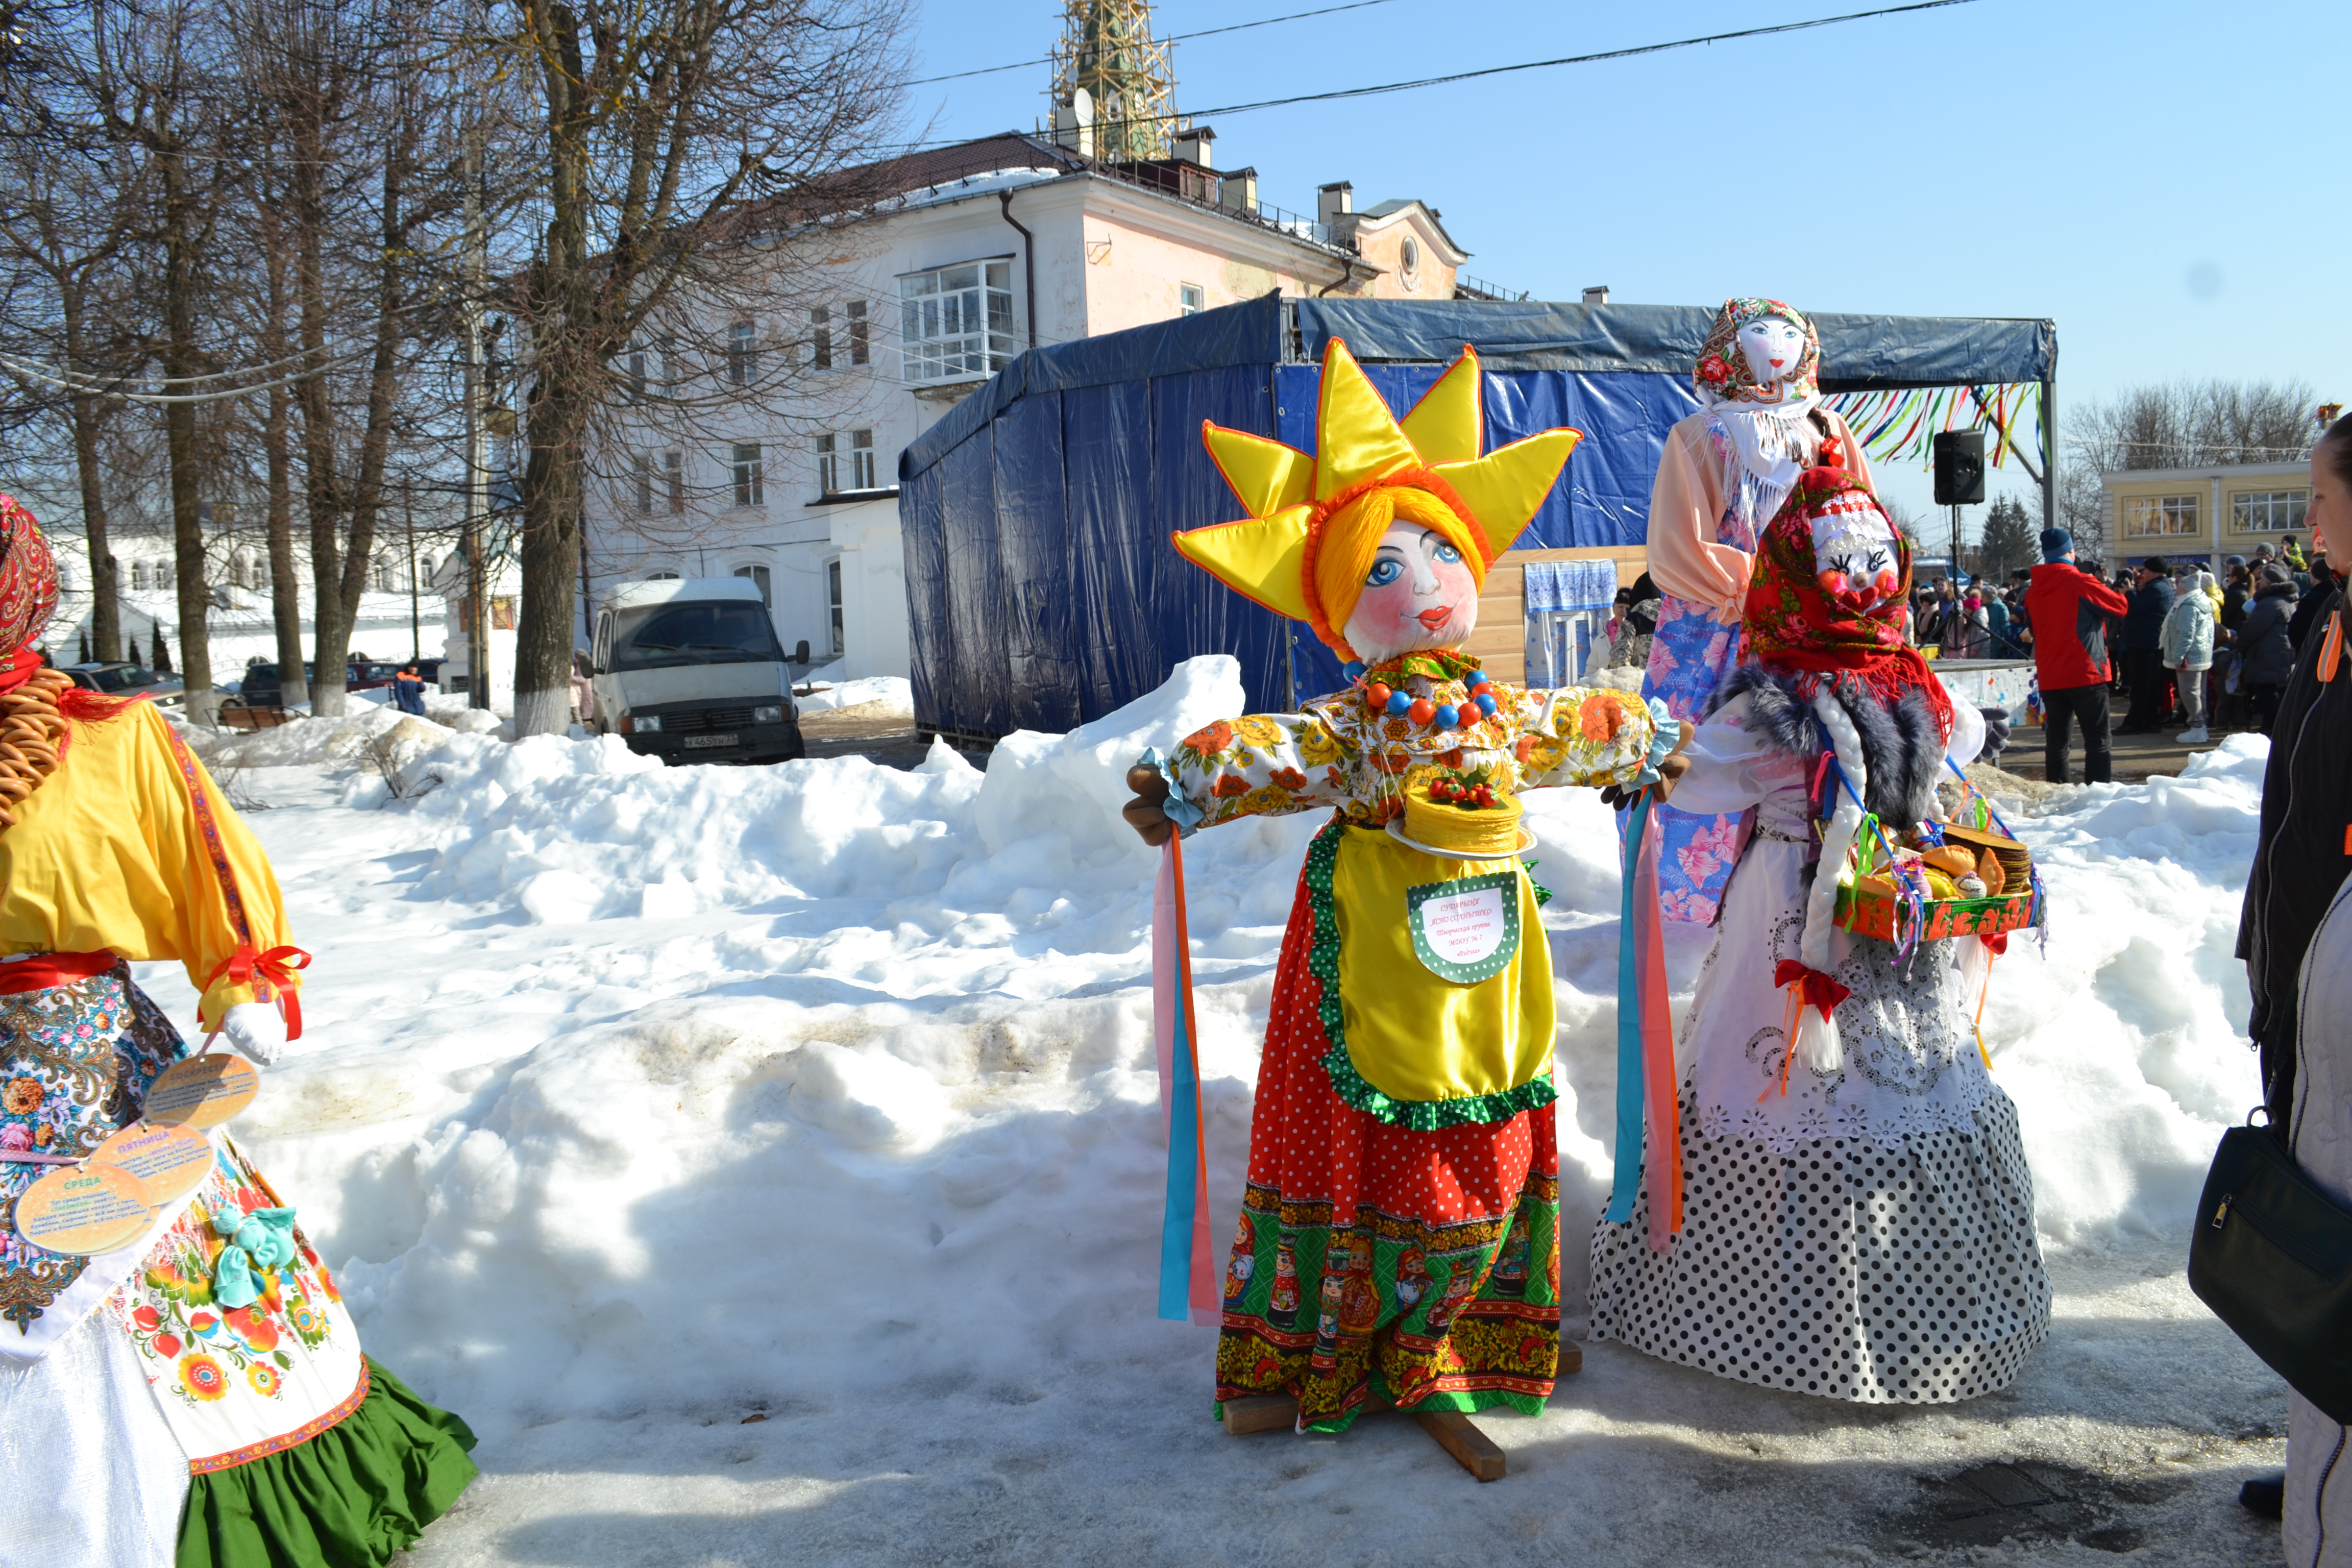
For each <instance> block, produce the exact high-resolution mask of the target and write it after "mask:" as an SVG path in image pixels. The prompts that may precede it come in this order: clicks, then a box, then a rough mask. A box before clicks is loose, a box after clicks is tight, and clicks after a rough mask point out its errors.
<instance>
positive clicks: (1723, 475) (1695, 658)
mask: <svg viewBox="0 0 2352 1568" xmlns="http://www.w3.org/2000/svg"><path fill="white" fill-rule="evenodd" d="M1821 358H1822V351H1821V339H1820V337H1819V335H1818V334H1817V333H1815V331H1813V324H1812V322H1811V321H1807V320H1806V319H1805V318H1804V317H1803V316H1802V315H1801V314H1800V313H1798V312H1797V311H1796V310H1793V309H1791V308H1790V307H1789V306H1787V305H1785V304H1782V303H1781V302H1780V300H1759V299H1746V298H1743V299H1737V300H1725V301H1724V303H1723V309H1722V310H1719V311H1717V314H1716V318H1715V326H1714V328H1713V330H1712V331H1709V332H1708V333H1707V336H1706V342H1705V343H1704V344H1703V345H1702V346H1701V347H1700V349H1699V353H1698V362H1697V363H1696V365H1694V366H1693V367H1692V371H1691V389H1692V391H1693V392H1695V393H1696V395H1697V396H1698V400H1699V405H1700V406H1699V411H1698V412H1697V413H1696V414H1693V415H1691V416H1688V417H1687V418H1685V419H1684V420H1682V421H1681V422H1680V423H1679V424H1677V425H1675V427H1674V428H1673V429H1672V430H1670V431H1668V432H1667V433H1666V444H1665V447H1664V450H1663V451H1662V452H1661V453H1660V454H1659V458H1658V477H1657V480H1656V483H1655V484H1654V487H1653V489H1652V490H1651V493H1650V531H1649V538H1648V544H1649V552H1650V574H1651V575H1652V576H1654V577H1655V578H1656V579H1657V581H1658V584H1659V586H1660V587H1662V588H1664V590H1665V602H1664V605H1663V606H1662V607H1661V609H1660V611H1659V614H1658V628H1657V634H1656V636H1655V637H1654V638H1653V639H1652V641H1651V644H1650V663H1649V667H1648V670H1647V673H1646V675H1645V676H1644V679H1643V683H1642V693H1643V696H1644V697H1654V698H1656V699H1658V700H1661V701H1663V702H1664V703H1665V705H1666V708H1667V710H1668V711H1670V712H1672V713H1673V714H1674V715H1675V717H1676V718H1678V719H1696V718H1697V717H1698V716H1699V715H1700V714H1701V713H1702V712H1703V711H1705V710H1706V702H1707V700H1708V698H1710V697H1711V696H1712V695H1713V694H1714V691H1715V688H1716V683H1717V681H1719V680H1721V679H1723V677H1724V676H1725V675H1726V674H1727V673H1728V672H1729V670H1730V668H1731V667H1732V666H1733V665H1734V664H1736V663H1737V662H1738V656H1739V617H1740V614H1741V601H1742V598H1743V596H1744V595H1746V593H1747V591H1748V567H1749V557H1750V555H1751V554H1752V553H1753V552H1754V551H1755V549H1756V537H1757V535H1758V534H1759V532H1761V531H1762V530H1763V528H1764V525H1765V524H1766V523H1767V522H1769V521H1771V518H1772V514H1773V513H1774V512H1776V511H1778V510H1780V503H1781V501H1782V500H1784V499H1786V497H1787V496H1788V493H1789V487H1790V485H1792V484H1793V483H1795V482H1796V479H1797V476H1798V475H1799V474H1800V473H1802V472H1803V471H1804V470H1805V469H1806V468H1810V467H1811V466H1812V465H1813V464H1814V463H1816V462H1818V461H1821V460H1822V453H1823V451H1824V450H1825V449H1827V450H1832V451H1834V452H1835V454H1836V455H1837V456H1838V458H1840V459H1841V460H1842V461H1843V463H1844V465H1845V468H1846V469H1847V471H1848V472H1849V473H1851V474H1852V475H1853V477H1854V478H1855V479H1857V480H1859V481H1860V482H1861V483H1862V484H1863V485H1864V486H1865V487H1867V486H1868V485H1869V484H1870V469H1869V467H1868V466H1867V465H1866V464H1865V463H1864V460H1863V456H1862V451H1861V448H1860V447H1859V446H1858V445H1857V444H1856V443H1855V441H1854V439H1853V432H1852V431H1851V430H1848V429H1847V428H1846V426H1845V422H1844V421H1843V419H1841V418H1840V417H1839V416H1838V415H1837V414H1836V412H1835V411H1834V410H1832V409H1831V408H1828V407H1826V406H1825V405H1823V404H1822V396H1821V380H1820V377H1821ZM1832 443H1834V445H1833V446H1832ZM1658 823H1659V827H1660V829H1661V830H1662V833H1663V837H1662V840H1661V851H1660V855H1659V865H1658V886H1659V892H1660V896H1661V898H1662V899H1663V900H1664V914H1665V916H1666V918H1667V919H1669V920H1686V921H1702V922H1704V921H1711V920H1713V919H1714V918H1715V913H1716V904H1717V900H1718V899H1720V898H1721V897H1722V893H1723V885H1724V881H1725V879H1727V877H1729V876H1730V874H1731V862H1732V860H1733V858H1735V857H1736V856H1737V855H1738V837H1739V819H1738V817H1737V816H1719V815H1717V816H1709V815H1706V814H1701V813H1694V812H1686V811H1684V810H1682V809H1679V808H1678V807H1677V806H1668V807H1666V808H1664V810H1662V811H1661V812H1660V813H1659V814H1658Z"/></svg>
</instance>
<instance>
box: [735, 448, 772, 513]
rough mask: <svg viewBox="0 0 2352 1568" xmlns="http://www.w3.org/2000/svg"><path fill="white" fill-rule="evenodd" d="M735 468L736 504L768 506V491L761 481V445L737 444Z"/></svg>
mask: <svg viewBox="0 0 2352 1568" xmlns="http://www.w3.org/2000/svg"><path fill="white" fill-rule="evenodd" d="M734 467H735V504H736V505H737V506H765V505H767V504H768V496H767V491H766V489H765V488H764V487H763V486H762V485H761V479H760V443H758V442H757V441H738V442H736V443H735V464H734Z"/></svg>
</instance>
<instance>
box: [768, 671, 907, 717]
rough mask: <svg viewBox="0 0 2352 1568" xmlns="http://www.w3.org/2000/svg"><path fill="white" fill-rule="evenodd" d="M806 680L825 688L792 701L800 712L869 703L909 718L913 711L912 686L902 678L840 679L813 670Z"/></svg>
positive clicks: (881, 676) (893, 676)
mask: <svg viewBox="0 0 2352 1568" xmlns="http://www.w3.org/2000/svg"><path fill="white" fill-rule="evenodd" d="M826 668H829V669H833V670H836V671H837V670H838V669H839V668H841V667H840V666H839V665H837V664H835V665H830V666H827V667H826ZM808 679H809V681H810V682H814V683H816V684H819V685H824V690H822V691H812V692H809V693H807V694H806V695H805V696H798V697H794V698H793V703H794V705H795V706H797V707H798V708H799V709H800V710H801V711H802V712H803V713H824V712H829V711H831V710H834V709H836V708H863V707H865V706H866V704H868V703H876V704H880V705H882V706H883V707H887V708H889V709H893V710H899V711H902V712H905V713H908V714H909V715H911V714H912V713H913V712H914V711H915V688H914V685H913V683H912V682H910V681H908V679H907V678H906V677H905V676H902V675H876V676H868V677H866V679H861V680H842V679H838V678H837V677H836V676H828V675H826V674H824V672H823V671H816V670H812V671H811V672H810V673H809V678H808ZM828 683H829V684H828Z"/></svg>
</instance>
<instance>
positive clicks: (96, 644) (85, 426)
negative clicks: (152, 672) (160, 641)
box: [71, 360, 135, 662]
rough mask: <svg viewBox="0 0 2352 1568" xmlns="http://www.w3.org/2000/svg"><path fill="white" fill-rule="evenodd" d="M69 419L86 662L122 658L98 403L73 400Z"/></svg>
mask: <svg viewBox="0 0 2352 1568" xmlns="http://www.w3.org/2000/svg"><path fill="white" fill-rule="evenodd" d="M74 363H80V362H79V360H77V361H75V362H74ZM71 414H72V418H73V441H74V467H75V468H76V469H77V470H78V473H79V478H80V479H81V526H82V532H83V534H84V536H85V537H86V538H87V539H88V540H89V598H90V604H89V642H90V656H91V657H92V658H100V659H115V658H121V657H122V655H121V651H120V650H121V647H122V609H121V599H120V598H119V597H118V596H117V590H118V589H119V587H120V585H121V584H119V583H118V582H117V580H116V574H117V571H118V563H116V561H115V559H114V551H113V549H112V548H111V547H110V545H109V544H108V543H107V541H106V484H105V480H104V478H103V475H102V471H101V470H100V466H99V460H98V429H99V426H100V425H101V424H102V423H104V416H103V415H101V414H100V412H99V407H98V399H97V398H95V397H81V396H77V397H75V398H74V399H73V401H72V405H71ZM134 662H135V656H134Z"/></svg>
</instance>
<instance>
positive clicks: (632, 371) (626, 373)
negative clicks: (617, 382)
mask: <svg viewBox="0 0 2352 1568" xmlns="http://www.w3.org/2000/svg"><path fill="white" fill-rule="evenodd" d="M651 357H652V356H651V355H649V354H647V353H646V351H645V350H644V349H642V348H639V347H637V346H636V345H635V344H631V345H630V348H629V352H628V353H625V354H624V355H623V356H622V357H621V367H622V374H621V388H622V394H623V395H625V397H627V398H628V400H629V401H630V402H632V403H643V402H644V401H645V400H646V360H647V359H649V358H651Z"/></svg>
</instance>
